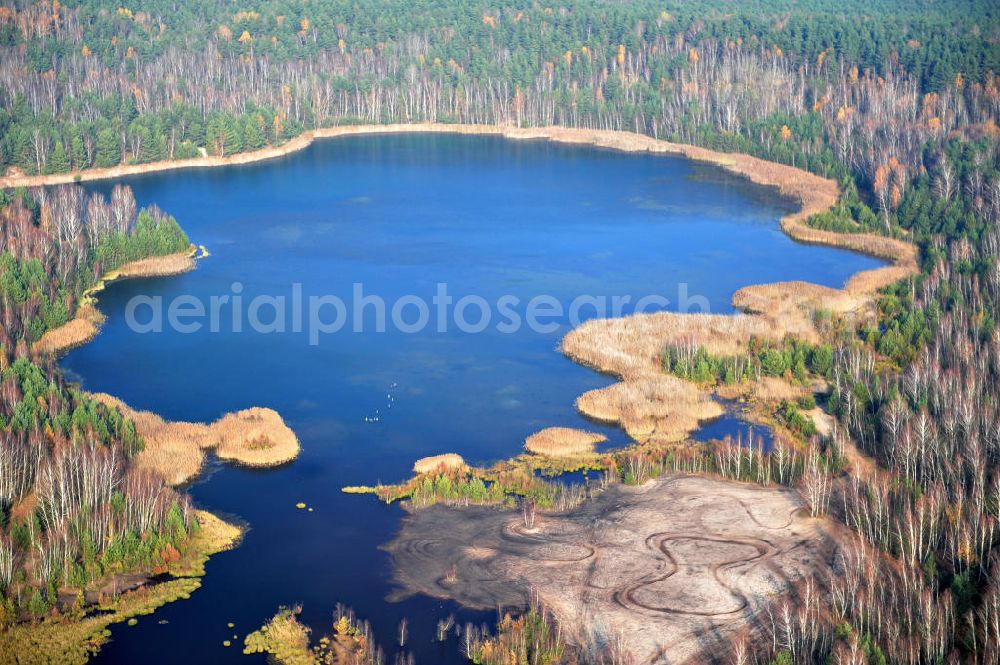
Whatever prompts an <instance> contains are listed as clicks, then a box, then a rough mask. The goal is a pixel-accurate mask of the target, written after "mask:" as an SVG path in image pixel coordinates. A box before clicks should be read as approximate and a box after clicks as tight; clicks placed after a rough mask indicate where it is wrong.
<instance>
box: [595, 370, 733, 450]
mask: <svg viewBox="0 0 1000 665" xmlns="http://www.w3.org/2000/svg"><path fill="white" fill-rule="evenodd" d="M576 408H577V409H578V410H579V411H580V413H583V414H584V415H586V416H589V417H590V418H594V419H595V420H601V421H604V422H610V423H618V424H619V425H621V426H622V428H623V429H624V430H625V432H626V433H627V434H628V435H629V436H630V437H632V438H633V439H635V440H636V441H641V442H650V443H673V442H676V441H681V440H683V439H684V438H686V437H687V435H688V434H689V433H691V432H693V431H694V430H696V429H698V427H699V426H700V424H701V423H702V422H704V421H706V420H711V419H712V418H717V417H719V416H721V415H722V414H723V413H724V409H723V408H722V406H721V405H720V404H719V403H717V402H715V401H714V400H712V399H711V397H710V396H709V395H708V393H706V392H704V391H702V390H700V389H699V388H698V387H697V386H695V385H694V384H692V383H688V382H687V381H683V380H681V379H679V378H677V377H675V376H670V375H667V374H661V375H659V376H649V377H645V378H633V379H628V380H626V381H623V382H621V383H615V384H613V385H610V386H608V387H607V388H599V389H597V390H591V391H588V392H586V393H584V394H583V395H581V396H580V397H578V398H577V400H576Z"/></svg>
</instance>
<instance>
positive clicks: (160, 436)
mask: <svg viewBox="0 0 1000 665" xmlns="http://www.w3.org/2000/svg"><path fill="white" fill-rule="evenodd" d="M90 397H92V398H93V399H95V400H97V401H98V402H100V403H102V404H104V405H106V406H108V407H110V408H113V409H117V410H118V411H120V412H121V413H122V415H123V416H125V417H126V418H128V419H129V420H131V421H132V422H134V423H135V429H136V433H137V434H138V435H139V437H141V438H142V440H143V441H144V442H145V447H144V448H143V450H142V452H140V453H139V454H138V455H137V456H136V463H137V464H138V465H139V467H140V468H144V469H149V470H151V471H154V472H155V473H157V474H158V475H160V476H161V477H162V478H163V479H164V481H166V483H167V484H168V485H172V486H175V487H176V486H177V485H182V484H184V483H186V482H188V481H190V480H193V479H194V478H195V476H197V475H198V473H199V472H200V471H201V467H202V465H203V464H204V461H205V452H206V451H207V450H212V451H213V452H214V453H215V456H216V457H218V458H219V459H223V460H227V461H231V462H234V463H236V464H239V465H242V466H248V467H257V468H268V467H276V466H280V465H282V464H286V463H288V462H290V461H292V460H293V459H295V458H296V457H298V454H299V450H300V448H299V440H298V437H296V436H295V433H294V432H292V430H291V428H289V427H288V426H287V425H286V424H285V422H284V420H282V418H281V416H280V415H279V414H278V412H277V411H275V410H273V409H266V408H262V407H253V408H249V409H243V410H242V411H236V412H234V413H227V414H226V415H224V416H222V417H221V418H219V419H218V420H216V421H215V422H213V423H211V424H204V423H189V422H171V421H168V420H165V419H164V418H162V417H161V416H158V415H157V414H155V413H152V412H150V411H137V410H135V409H133V408H132V407H130V406H128V405H127V404H125V403H124V402H123V401H121V400H120V399H118V398H117V397H114V396H112V395H107V394H103V393H92V394H91V395H90Z"/></svg>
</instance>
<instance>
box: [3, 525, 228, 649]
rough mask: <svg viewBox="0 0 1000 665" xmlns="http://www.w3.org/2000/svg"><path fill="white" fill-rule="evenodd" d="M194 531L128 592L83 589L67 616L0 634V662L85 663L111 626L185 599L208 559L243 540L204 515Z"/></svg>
mask: <svg viewBox="0 0 1000 665" xmlns="http://www.w3.org/2000/svg"><path fill="white" fill-rule="evenodd" d="M194 519H195V520H196V521H197V523H198V525H199V526H198V529H197V530H196V531H195V533H194V535H193V536H192V537H191V538H190V540H189V541H188V542H187V543H186V544H185V546H184V547H183V548H182V549H181V551H179V552H178V556H177V558H176V560H173V561H169V562H167V563H166V564H165V570H163V571H161V572H159V573H158V574H157V575H156V576H155V578H154V577H153V576H152V575H146V576H139V577H133V578H131V579H130V580H128V581H129V584H128V585H127V586H125V585H122V584H118V580H117V579H115V580H112V581H110V582H109V581H107V580H105V581H103V583H102V585H101V586H100V587H99V588H95V589H92V590H91V589H88V593H87V594H86V601H89V604H85V605H83V606H81V607H76V608H74V609H73V610H72V612H70V613H68V614H61V615H59V616H47V617H45V618H42V619H41V620H39V621H35V622H31V623H20V624H15V625H13V626H9V627H8V628H6V629H5V630H0V654H3V655H4V656H3V657H0V662H7V660H6V656H8V655H9V656H11V657H14V658H15V660H14V661H13V662H17V663H57V664H63V663H65V664H66V665H70V664H73V665H76V664H78V663H85V662H87V660H89V658H90V657H91V656H93V655H94V654H95V653H97V651H98V650H99V649H100V647H101V645H102V644H104V643H105V642H107V641H108V639H110V632H109V630H108V628H109V627H110V626H111V625H112V624H117V623H123V622H126V621H127V622H128V623H129V625H135V624H134V623H133V622H137V621H138V620H139V619H137V617H141V616H145V615H149V614H152V613H153V612H154V611H155V610H156V609H158V608H159V607H162V606H163V605H166V604H167V603H171V602H174V601H176V600H183V599H187V598H189V597H190V595H191V594H192V593H194V591H195V590H197V589H198V588H199V587H200V586H201V578H202V577H204V575H205V563H206V562H207V561H208V559H209V557H211V556H213V555H215V554H218V553H219V552H223V551H225V550H229V549H232V548H234V547H236V546H237V545H238V544H239V541H240V539H241V538H242V537H243V529H242V528H240V527H238V526H236V525H234V524H230V523H229V522H226V521H225V520H222V519H221V518H219V517H217V516H215V515H213V514H212V513H209V512H207V511H204V510H195V511H194Z"/></svg>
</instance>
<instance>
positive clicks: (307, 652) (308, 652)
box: [243, 607, 319, 665]
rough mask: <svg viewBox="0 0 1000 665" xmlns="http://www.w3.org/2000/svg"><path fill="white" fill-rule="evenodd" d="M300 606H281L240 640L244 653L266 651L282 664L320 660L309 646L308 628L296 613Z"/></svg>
mask: <svg viewBox="0 0 1000 665" xmlns="http://www.w3.org/2000/svg"><path fill="white" fill-rule="evenodd" d="M300 611H301V608H297V607H296V608H292V609H288V608H281V609H280V610H278V613H277V614H275V615H274V616H273V617H272V618H271V620H270V621H268V622H267V623H266V624H265V625H264V626H262V627H261V628H260V630H255V631H254V632H252V633H250V634H249V635H247V636H246V638H245V639H244V641H243V653H245V654H254V653H267V654H270V655H271V656H272V657H273V658H274V659H275V660H276V661H277V662H278V663H281V664H282V665H313V664H314V663H317V662H318V661H319V659H318V657H317V655H316V654H315V653H314V652H313V650H312V649H311V648H310V646H309V632H310V631H309V628H307V627H306V626H304V625H302V624H301V623H300V622H299V621H298V619H297V618H296V615H297V614H298V613H299V612H300Z"/></svg>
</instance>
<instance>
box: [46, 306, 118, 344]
mask: <svg viewBox="0 0 1000 665" xmlns="http://www.w3.org/2000/svg"><path fill="white" fill-rule="evenodd" d="M103 323H104V315H103V314H101V312H100V310H98V309H97V308H96V307H94V306H93V305H91V304H84V305H81V306H80V307H78V308H77V310H76V316H75V317H74V318H73V319H72V320H71V321H68V322H67V323H64V324H63V325H61V326H59V327H58V328H54V329H52V330H49V331H48V332H46V333H45V334H44V335H42V337H41V338H40V339H39V340H38V341H37V342H35V343H34V344H33V345H32V347H31V348H32V350H33V351H34V352H35V353H38V354H41V355H56V354H60V353H65V352H66V351H68V350H70V349H74V348H76V347H78V346H81V345H83V344H86V343H87V342H89V341H90V340H92V339H94V337H96V336H97V333H98V331H100V329H101V325H102V324H103Z"/></svg>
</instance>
